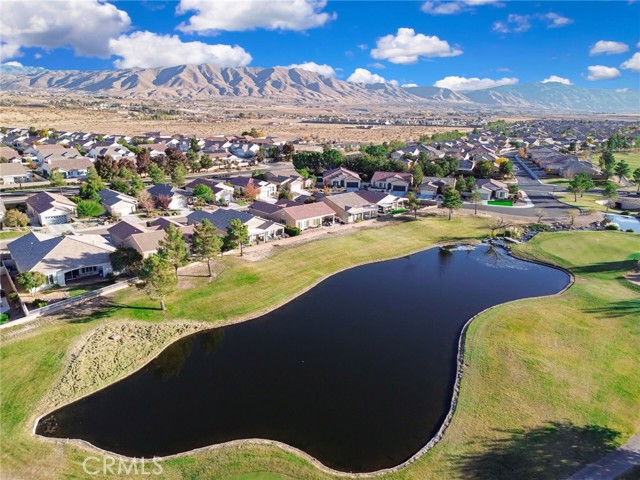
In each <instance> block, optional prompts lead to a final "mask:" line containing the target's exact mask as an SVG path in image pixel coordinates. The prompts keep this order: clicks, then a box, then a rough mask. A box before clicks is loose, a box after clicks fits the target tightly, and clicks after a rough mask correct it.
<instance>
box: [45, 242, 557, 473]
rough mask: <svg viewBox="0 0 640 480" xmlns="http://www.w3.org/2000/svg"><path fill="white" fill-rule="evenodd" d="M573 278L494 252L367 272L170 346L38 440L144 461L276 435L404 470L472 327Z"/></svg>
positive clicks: (357, 464)
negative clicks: (494, 308) (80, 444)
mask: <svg viewBox="0 0 640 480" xmlns="http://www.w3.org/2000/svg"><path fill="white" fill-rule="evenodd" d="M568 282H569V277H568V275H567V274H565V273H564V272H562V271H559V270H556V269H552V268H548V267H545V266H541V265H537V264H533V263H527V262H523V261H520V260H517V259H514V258H512V257H509V256H508V255H506V254H505V253H504V252H503V251H502V250H496V249H491V248H489V247H486V246H480V247H477V248H476V249H474V250H457V251H451V252H448V253H447V252H443V251H441V250H440V249H431V250H427V251H424V252H421V253H418V254H415V255H411V256H407V257H404V258H400V259H397V260H390V261H386V262H381V263H376V264H370V265H366V266H362V267H357V268H354V269H351V270H347V271H345V272H343V273H340V274H337V275H335V276H333V277H330V278H329V279H327V280H325V281H324V282H322V283H321V284H320V285H318V286H317V287H315V288H313V289H312V290H311V291H309V292H308V293H306V294H304V295H302V296H300V297H298V298H297V299H295V300H294V301H292V302H290V303H288V304H287V305H285V306H283V307H282V308H279V309H278V310H276V311H274V312H272V313H269V314H267V315H264V316H262V317H260V318H257V319H255V320H252V321H250V322H246V323H242V324H238V325H232V326H228V327H224V328H219V329H215V330H211V331H209V332H205V333H200V334H197V335H194V336H191V337H188V338H185V339H183V340H180V341H178V342H176V343H174V344H173V345H172V346H170V347H169V348H168V349H167V350H166V351H165V352H164V353H162V354H161V355H160V356H159V357H158V358H157V359H155V360H154V361H153V362H151V363H150V364H149V365H148V366H146V367H145V368H143V369H142V370H140V371H139V372H137V373H135V374H133V375H131V376H130V377H128V378H125V379H124V380H122V381H120V382H118V383H116V384H114V385H112V386H110V387H108V388H106V389H104V390H102V391H99V392H97V393H95V394H93V395H91V396H89V397H86V398H84V399H81V400H79V401H77V402H75V403H72V404H70V405H68V406H66V407H63V408H61V409H60V410H57V411H55V412H53V413H52V414H51V415H50V416H48V417H47V418H45V419H43V420H42V421H41V422H40V423H39V425H38V428H37V432H38V433H40V434H43V435H47V436H52V437H61V438H78V439H83V440H86V441H88V442H90V443H92V444H93V445H96V446H98V447H101V448H103V449H106V450H109V451H112V452H116V453H120V454H124V455H128V456H135V457H141V456H142V457H152V456H164V455H169V454H174V453H179V452H184V451H187V450H190V449H193V448H197V447H203V446H206V445H211V444H216V443H221V442H226V441H229V440H235V439H243V438H266V439H273V440H278V441H281V442H284V443H287V444H289V445H292V446H294V447H297V448H299V449H301V450H303V451H305V452H307V453H309V454H310V455H312V456H314V457H316V458H317V459H319V460H320V461H321V462H322V463H324V464H325V465H327V466H330V467H332V468H335V469H338V470H342V471H357V472H365V471H373V470H377V469H381V468H386V467H391V466H395V465H398V464H400V463H402V462H403V461H405V460H407V459H408V458H409V457H411V455H413V454H414V453H415V452H417V451H418V450H419V449H420V448H422V446H424V445H425V443H426V442H427V441H428V440H429V439H430V438H431V437H432V436H433V435H434V434H435V433H436V432H437V430H438V429H439V427H440V425H441V423H442V421H443V419H444V417H445V416H446V414H447V411H448V409H449V404H450V401H451V396H452V389H453V383H454V379H455V371H456V354H457V348H458V337H459V334H460V331H461V329H462V326H463V325H464V323H465V322H466V321H467V319H469V318H470V317H471V316H473V315H474V314H476V313H477V312H479V311H480V310H483V309H484V308H487V307H489V306H491V305H496V304H498V303H502V302H506V301H508V300H514V299H518V298H524V297H530V296H537V295H547V294H551V293H555V292H557V291H559V290H561V289H562V288H564V287H565V286H566V285H567V284H568ZM215 308H216V306H215V305H213V304H212V305H211V309H212V310H214V309H215ZM532 315H534V313H532ZM504 341H505V342H508V341H509V339H508V338H505V339H504Z"/></svg>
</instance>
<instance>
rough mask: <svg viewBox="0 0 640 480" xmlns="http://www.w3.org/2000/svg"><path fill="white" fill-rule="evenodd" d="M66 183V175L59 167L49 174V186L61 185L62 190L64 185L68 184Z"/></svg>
mask: <svg viewBox="0 0 640 480" xmlns="http://www.w3.org/2000/svg"><path fill="white" fill-rule="evenodd" d="M66 183H67V182H66V181H65V179H64V175H63V174H62V172H60V170H59V169H58V168H54V169H53V170H51V173H50V174H49V186H50V187H51V188H56V187H60V191H62V186H63V185H66Z"/></svg>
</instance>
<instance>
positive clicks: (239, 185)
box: [227, 177, 278, 200]
mask: <svg viewBox="0 0 640 480" xmlns="http://www.w3.org/2000/svg"><path fill="white" fill-rule="evenodd" d="M227 183H228V184H230V185H231V186H232V187H233V189H234V191H235V193H236V195H239V196H244V194H245V193H244V191H245V188H247V186H248V185H249V184H250V183H251V184H253V186H254V187H257V188H258V189H259V191H258V195H257V196H256V200H269V199H275V198H276V197H277V196H278V187H277V186H276V185H275V184H274V183H271V182H267V181H265V180H258V179H256V178H251V177H234V178H230V179H228V180H227Z"/></svg>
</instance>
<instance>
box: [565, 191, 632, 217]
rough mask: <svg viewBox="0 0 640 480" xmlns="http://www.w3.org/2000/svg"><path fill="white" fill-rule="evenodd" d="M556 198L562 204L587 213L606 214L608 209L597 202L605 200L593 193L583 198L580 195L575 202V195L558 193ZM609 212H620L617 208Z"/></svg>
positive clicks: (610, 209) (586, 194) (584, 195)
mask: <svg viewBox="0 0 640 480" xmlns="http://www.w3.org/2000/svg"><path fill="white" fill-rule="evenodd" d="M555 196H556V198H557V199H558V200H560V201H561V202H564V203H567V204H569V205H572V206H575V207H578V208H580V209H581V210H585V211H593V212H606V211H607V207H606V206H604V205H600V204H599V203H596V202H597V201H603V200H605V198H604V197H603V196H602V195H596V194H592V193H585V194H583V195H582V196H580V195H578V201H574V195H573V193H569V192H565V193H556V194H555ZM609 212H611V213H616V212H620V210H617V209H615V208H609Z"/></svg>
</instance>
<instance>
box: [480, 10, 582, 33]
mask: <svg viewBox="0 0 640 480" xmlns="http://www.w3.org/2000/svg"><path fill="white" fill-rule="evenodd" d="M534 21H538V22H541V23H544V24H545V25H546V27H547V28H560V27H565V26H567V25H570V24H572V23H573V20H571V19H570V18H568V17H563V16H562V15H559V14H557V13H554V12H549V13H544V14H536V15H518V14H516V13H511V14H509V16H508V17H507V19H506V20H504V21H497V22H494V23H493V28H492V30H493V31H494V32H495V33H512V32H516V33H522V32H526V31H527V30H529V29H530V28H531V26H532V23H533V22H534Z"/></svg>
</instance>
